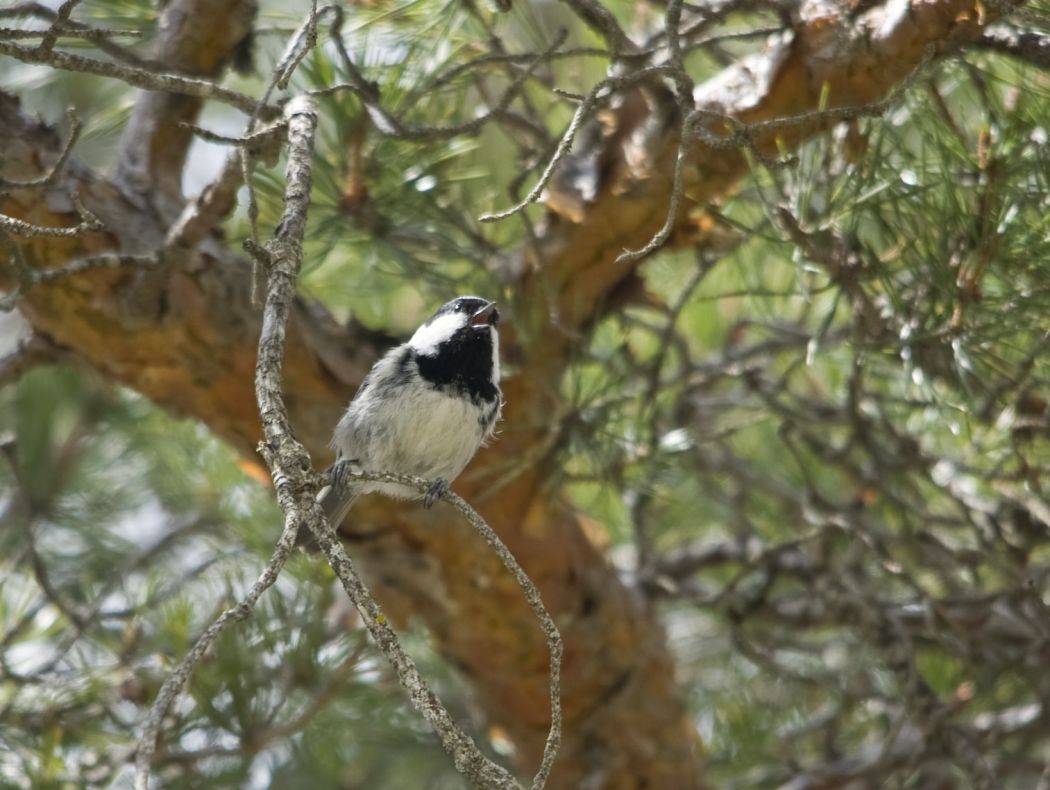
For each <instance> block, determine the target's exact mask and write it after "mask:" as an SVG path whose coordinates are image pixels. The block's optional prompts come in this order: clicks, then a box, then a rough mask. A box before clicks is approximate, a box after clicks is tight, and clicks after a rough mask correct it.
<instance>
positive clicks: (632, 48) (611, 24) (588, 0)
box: [563, 0, 638, 56]
mask: <svg viewBox="0 0 1050 790" xmlns="http://www.w3.org/2000/svg"><path fill="white" fill-rule="evenodd" d="M563 2H564V3H565V5H567V6H569V8H571V9H572V11H573V13H575V14H576V16H578V17H579V18H580V19H582V20H583V21H584V23H586V25H587V26H588V27H589V28H591V29H592V30H594V32H596V33H598V35H600V36H601V37H602V38H604V39H605V41H606V43H608V45H609V49H611V50H612V51H613V54H614V55H621V56H622V55H632V54H635V53H637V52H638V45H637V44H635V43H634V42H633V41H631V39H630V38H629V37H628V35H627V34H626V33H624V32H623V28H622V27H620V23H619V22H617V21H616V17H614V16H613V14H612V12H611V11H610V10H609V9H608V8H606V7H605V6H604V5H602V4H601V3H600V2H598V0H563Z"/></svg>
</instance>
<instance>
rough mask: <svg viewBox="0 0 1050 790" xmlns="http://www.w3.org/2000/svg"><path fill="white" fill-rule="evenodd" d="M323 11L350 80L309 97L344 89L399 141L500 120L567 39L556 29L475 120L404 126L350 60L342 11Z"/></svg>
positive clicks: (437, 137)
mask: <svg viewBox="0 0 1050 790" xmlns="http://www.w3.org/2000/svg"><path fill="white" fill-rule="evenodd" d="M326 12H331V13H332V14H333V15H334V16H335V20H334V21H333V22H332V27H331V38H332V43H333V44H334V45H335V48H336V51H337V52H338V53H339V58H340V60H341V61H342V63H343V68H344V70H345V71H346V73H347V75H348V76H349V78H350V81H349V82H346V83H340V84H338V85H332V86H329V87H327V88H322V89H320V90H318V91H313V92H311V94H310V95H311V96H325V95H329V94H331V93H336V92H338V91H343V90H349V91H352V92H353V93H355V94H357V97H358V99H359V100H360V101H361V103H362V104H363V105H364V108H365V111H366V112H367V113H368V115H369V117H370V118H371V119H372V123H373V124H375V127H376V130H377V131H379V132H380V133H381V134H384V135H386V136H387V137H395V138H398V139H401V140H425V141H430V142H438V141H441V140H450V139H452V138H453V137H460V136H464V135H471V134H477V133H478V132H480V131H481V129H482V128H483V127H484V126H485V125H486V124H488V123H489V122H490V121H492V120H493V119H494V118H500V117H502V116H503V115H504V113H506V112H507V110H508V109H509V107H510V105H511V103H512V102H513V101H514V99H515V98H516V97H517V96H518V94H520V93H521V90H522V88H523V87H524V86H525V84H526V83H527V82H528V81H529V79H530V78H531V77H532V74H533V72H534V71H535V70H536V68H537V67H539V65H540V64H541V63H543V62H545V61H546V60H547V59H548V58H549V57H550V56H551V55H552V54H553V53H554V52H555V51H556V50H557V49H558V47H560V46H561V45H562V44H563V43H564V42H565V39H566V38H567V36H568V31H567V30H565V29H564V28H563V29H561V30H559V31H558V33H557V34H556V35H555V36H554V40H553V41H552V42H551V43H550V45H549V46H548V47H547V48H546V49H544V50H543V51H542V52H540V53H539V54H537V55H536V56H535V57H534V58H533V59H532V62H531V63H529V65H528V66H527V67H526V68H525V69H524V70H523V71H522V72H521V74H519V75H518V76H517V77H516V78H515V79H514V81H513V82H512V83H511V84H510V86H509V87H508V88H507V90H506V91H505V92H504V93H503V95H502V96H501V97H500V100H499V101H498V102H497V103H496V106H495V107H493V108H492V109H490V110H489V111H488V112H485V113H482V114H481V115H479V116H477V117H476V118H473V119H471V120H469V121H464V122H463V123H460V124H456V125H454V126H412V125H408V124H406V123H404V122H403V121H402V120H401V119H400V118H397V117H395V116H393V115H391V114H390V112H388V111H387V110H386V108H384V107H383V106H382V105H381V104H380V103H379V92H378V89H377V88H376V86H375V85H374V84H373V83H371V82H369V81H368V80H366V79H365V77H364V75H363V74H362V73H361V71H360V70H359V69H358V68H357V66H356V65H355V64H354V61H353V58H351V57H350V52H349V51H348V50H347V48H346V44H345V43H343V39H342V35H341V32H340V31H341V28H342V24H343V10H342V8H341V7H339V6H326V7H325V8H323V9H321V11H320V12H318V13H319V15H320V14H324V13H326Z"/></svg>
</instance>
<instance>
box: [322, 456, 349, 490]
mask: <svg viewBox="0 0 1050 790" xmlns="http://www.w3.org/2000/svg"><path fill="white" fill-rule="evenodd" d="M352 464H353V461H351V460H350V459H349V458H340V459H339V460H338V461H336V462H335V463H334V464H332V469H331V471H330V472H329V473H328V479H329V481H330V483H331V486H332V488H334V489H335V490H336V491H339V490H341V489H342V488H343V486H345V485H346V478H347V476H348V475H349V474H350V467H351V465H352Z"/></svg>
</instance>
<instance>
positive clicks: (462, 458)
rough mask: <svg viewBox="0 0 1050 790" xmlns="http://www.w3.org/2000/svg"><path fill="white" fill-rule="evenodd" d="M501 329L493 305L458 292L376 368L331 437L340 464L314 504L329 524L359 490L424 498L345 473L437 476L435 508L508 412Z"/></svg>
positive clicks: (429, 498) (430, 499) (432, 495)
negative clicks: (503, 387)
mask: <svg viewBox="0 0 1050 790" xmlns="http://www.w3.org/2000/svg"><path fill="white" fill-rule="evenodd" d="M498 323H499V311H498V310H497V309H496V304H495V302H489V301H487V300H485V299H479V298H478V297H476V296H460V297H458V298H457V299H453V300H452V301H451V302H448V303H447V304H445V305H442V307H441V309H440V310H438V311H437V312H436V313H434V315H433V316H432V317H431V318H430V320H429V321H427V322H426V323H425V324H423V325H422V326H421V327H419V329H417V330H416V333H415V334H414V335H412V337H411V339H409V341H408V342H407V343H403V344H401V345H400V346H397V347H396V348H394V349H391V350H390V351H389V352H387V354H386V355H385V356H384V357H383V358H382V359H380V360H379V361H378V362H376V364H375V366H374V367H373V368H372V370H371V371H369V373H368V375H367V376H366V377H365V380H364V381H363V382H362V383H361V387H360V389H358V390H357V394H356V395H354V398H353V400H352V401H350V406H349V407H348V408H347V410H346V414H344V415H343V418H342V419H341V420H339V424H338V425H336V427H335V433H334V435H333V436H332V443H331V446H332V448H333V449H335V451H336V454H337V460H336V463H335V464H334V465H333V466H332V469H331V472H330V483H329V485H327V486H325V487H324V488H323V489H321V492H320V493H319V494H318V496H317V498H318V501H319V502H320V503H321V507H322V508H323V509H324V512H325V515H326V516H328V523H329V524H331V525H332V527H333V528H336V527H338V526H339V524H341V523H342V521H343V519H344V518H345V517H346V514H347V512H348V511H349V510H350V507H351V505H353V503H354V500H355V499H356V498H357V497H358V496H360V495H361V494H366V493H368V492H370V491H383V492H384V493H387V494H389V495H391V496H394V497H397V498H400V499H411V498H415V497H417V496H419V492H418V491H416V490H415V489H410V488H408V487H406V486H401V485H396V484H391V483H364V482H355V483H350V484H347V483H346V481H345V476H346V473H347V471H349V470H366V471H369V472H398V473H401V474H409V475H416V476H418V477H423V478H426V479H427V480H432V481H434V484H433V485H432V486H431V488H430V490H429V491H428V492H427V494H426V496H425V499H424V503H425V505H426V506H427V507H430V506H431V505H432V504H433V503H434V502H435V501H437V499H438V498H439V497H440V496H441V495H442V494H443V493H444V492H445V491H446V490H447V488H448V484H449V483H450V482H451V481H452V480H454V479H455V478H456V476H457V475H458V474H459V473H460V472H462V471H463V467H465V466H466V465H467V463H468V462H469V461H470V459H471V458H473V457H474V453H475V452H476V451H477V449H478V448H479V447H480V446H481V445H482V444H484V442H485V441H486V440H487V439H489V438H490V437H491V436H492V434H493V431H494V430H495V427H496V422H497V421H498V420H499V417H500V411H501V409H502V406H503V398H502V395H501V394H500V389H499V335H498V334H497V332H496V324H498Z"/></svg>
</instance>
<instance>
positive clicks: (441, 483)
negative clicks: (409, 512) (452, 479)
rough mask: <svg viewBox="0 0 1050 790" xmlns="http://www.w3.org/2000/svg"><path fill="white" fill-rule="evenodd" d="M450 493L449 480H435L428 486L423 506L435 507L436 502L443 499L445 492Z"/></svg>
mask: <svg viewBox="0 0 1050 790" xmlns="http://www.w3.org/2000/svg"><path fill="white" fill-rule="evenodd" d="M447 493H448V480H440V479H438V480H435V481H434V482H433V483H431V484H430V487H429V488H427V492H426V494H425V495H424V496H423V507H425V508H426V509H427V510H430V508H432V507H434V503H435V502H437V501H438V500H439V499H441V498H442V497H443V496H445V494H447Z"/></svg>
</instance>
